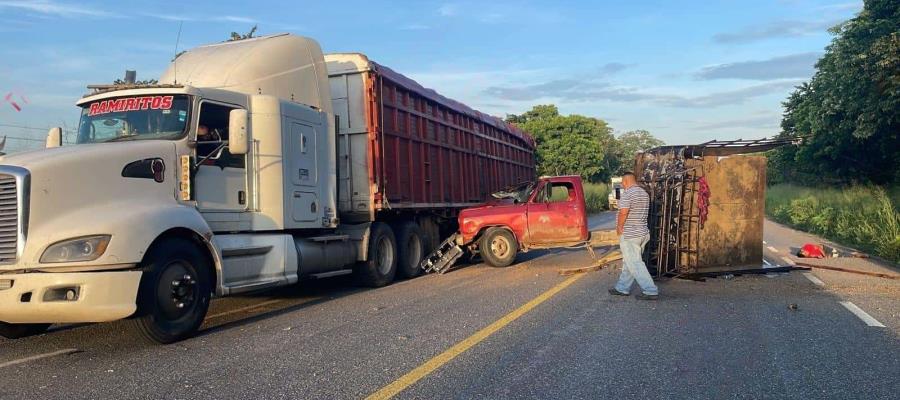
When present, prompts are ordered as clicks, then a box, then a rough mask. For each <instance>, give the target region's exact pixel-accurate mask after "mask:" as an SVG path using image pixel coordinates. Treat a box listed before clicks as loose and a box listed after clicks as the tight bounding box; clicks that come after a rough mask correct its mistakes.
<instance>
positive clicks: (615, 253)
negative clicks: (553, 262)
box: [559, 249, 622, 276]
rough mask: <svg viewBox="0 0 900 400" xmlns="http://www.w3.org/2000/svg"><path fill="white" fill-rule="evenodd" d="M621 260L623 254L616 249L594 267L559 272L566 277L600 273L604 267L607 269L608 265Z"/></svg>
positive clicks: (566, 269)
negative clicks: (585, 273) (594, 272)
mask: <svg viewBox="0 0 900 400" xmlns="http://www.w3.org/2000/svg"><path fill="white" fill-rule="evenodd" d="M621 259H622V252H621V251H620V250H619V249H615V250H611V251H610V252H609V253H606V254H604V255H603V257H600V259H599V260H597V262H595V263H594V264H593V265H590V266H587V267H577V268H565V269H561V270H559V274H560V275H563V276H566V275H574V274H580V273H584V272H593V271H599V270H601V269H603V268H604V267H606V266H607V265H609V264H610V263H612V262H613V261H618V260H621Z"/></svg>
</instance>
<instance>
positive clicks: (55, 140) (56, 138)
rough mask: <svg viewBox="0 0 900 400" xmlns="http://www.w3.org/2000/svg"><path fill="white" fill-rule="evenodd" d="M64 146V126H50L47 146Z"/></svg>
mask: <svg viewBox="0 0 900 400" xmlns="http://www.w3.org/2000/svg"><path fill="white" fill-rule="evenodd" d="M59 146H62V128H60V127H56V128H50V131H49V132H47V148H48V149H49V148H52V147H59Z"/></svg>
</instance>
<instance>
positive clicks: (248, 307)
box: [206, 299, 284, 319]
mask: <svg viewBox="0 0 900 400" xmlns="http://www.w3.org/2000/svg"><path fill="white" fill-rule="evenodd" d="M282 301H284V300H281V299H278V300H269V301H264V302H262V303H256V304H251V305H249V306H246V307H241V308H235V309H233V310H228V311H223V312H220V313H217V314H211V315H207V316H206V319H213V318H219V317H224V316H226V315H231V314H237V313H239V312H244V311H250V310H253V309H254V308H260V307H265V306H267V305H269V304H275V303H280V302H282Z"/></svg>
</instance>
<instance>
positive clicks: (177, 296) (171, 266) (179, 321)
mask: <svg viewBox="0 0 900 400" xmlns="http://www.w3.org/2000/svg"><path fill="white" fill-rule="evenodd" d="M141 267H142V269H143V270H144V273H143V275H142V276H141V283H140V286H139V287H138V297H137V306H138V307H137V313H136V314H135V316H136V317H135V318H134V319H132V321H133V323H134V325H135V328H136V330H137V331H138V332H140V333H141V334H142V335H143V336H144V337H145V338H146V339H149V340H151V341H154V342H157V343H163V344H167V343H173V342H177V341H179V340H183V339H186V338H187V337H189V336H191V335H192V334H193V333H194V332H196V331H197V329H198V328H200V324H201V323H203V318H204V317H206V311H207V309H209V299H210V297H211V294H212V289H211V287H212V277H211V276H210V266H209V263H208V261H207V259H206V257H204V255H203V253H201V252H200V250H199V249H198V248H197V246H196V245H194V243H192V242H190V241H188V240H185V239H179V238H170V239H164V240H163V241H161V242H159V243H157V244H156V245H154V246H153V248H152V249H150V251H149V252H148V253H147V256H146V257H145V258H144V261H143V262H142V264H141Z"/></svg>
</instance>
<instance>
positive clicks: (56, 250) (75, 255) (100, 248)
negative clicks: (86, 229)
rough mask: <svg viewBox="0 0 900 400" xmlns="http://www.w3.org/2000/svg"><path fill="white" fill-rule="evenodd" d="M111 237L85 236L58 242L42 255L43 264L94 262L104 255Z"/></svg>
mask: <svg viewBox="0 0 900 400" xmlns="http://www.w3.org/2000/svg"><path fill="white" fill-rule="evenodd" d="M110 238H111V236H110V235H96V236H84V237H80V238H75V239H69V240H63V241H61V242H56V243H54V244H52V245H50V247H47V250H44V254H42V255H41V262H42V263H61V262H75V261H93V260H96V259H97V258H99V257H100V256H102V255H103V252H105V251H106V246H107V245H109V239H110Z"/></svg>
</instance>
